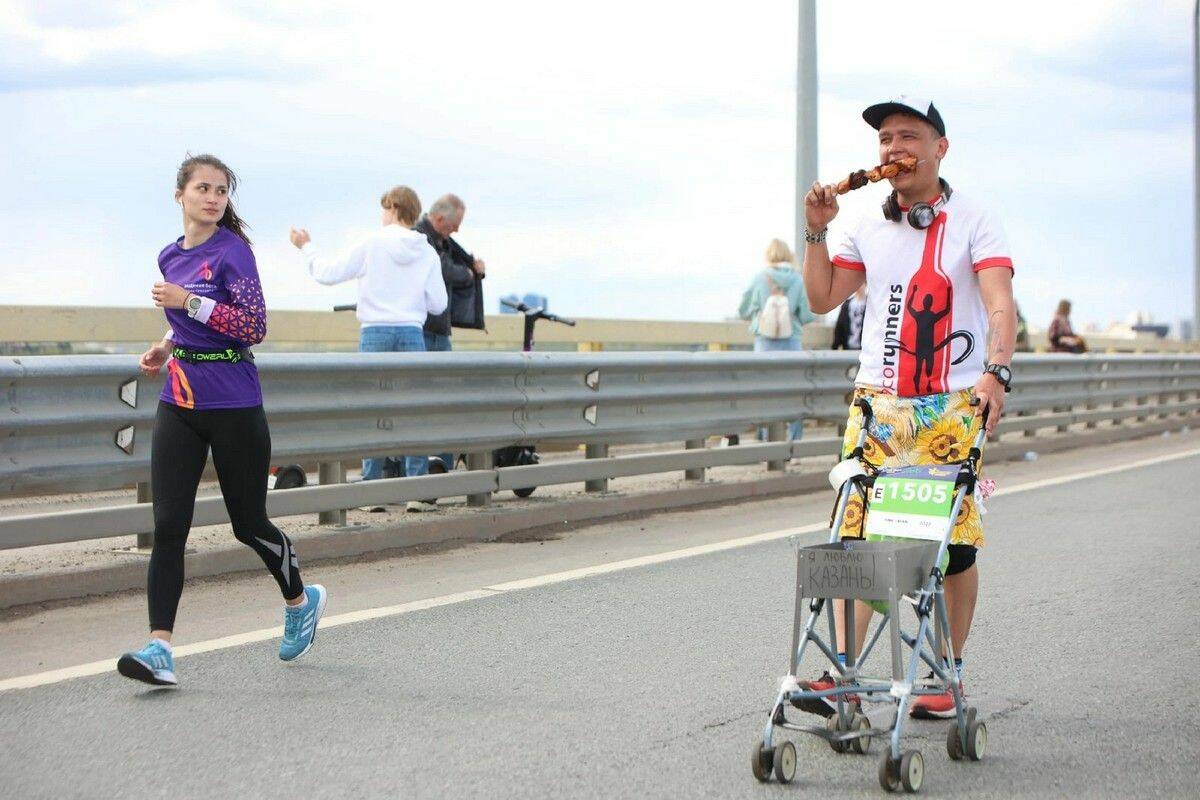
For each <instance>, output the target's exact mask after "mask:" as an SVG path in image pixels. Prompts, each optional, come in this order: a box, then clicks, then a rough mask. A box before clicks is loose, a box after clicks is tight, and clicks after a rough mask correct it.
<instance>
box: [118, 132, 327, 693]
mask: <svg viewBox="0 0 1200 800" xmlns="http://www.w3.org/2000/svg"><path fill="white" fill-rule="evenodd" d="M236 188H237V177H236V176H235V175H234V174H233V172H232V171H231V170H230V169H229V167H227V166H225V165H224V164H223V163H221V161H220V160H219V159H217V158H216V157H214V156H211V155H199V156H191V157H189V158H187V159H186V160H185V161H184V162H183V163H182V164H181V165H180V166H179V173H178V175H177V176H176V178H175V201H176V202H177V203H179V205H180V206H181V207H182V209H183V236H182V237H180V238H179V239H177V240H175V242H173V243H172V244H169V245H167V247H166V248H165V249H164V250H163V251H162V252H161V253H159V255H158V268H159V270H160V271H161V272H162V275H163V280H161V281H159V282H157V283H155V284H154V289H153V290H152V291H151V296H152V297H153V298H154V305H156V306H158V307H160V308H163V309H165V311H166V316H167V322H168V323H169V324H170V326H171V328H170V330H168V331H167V334H166V336H165V337H163V340H162V341H161V342H159V343H158V344H157V345H155V346H153V347H151V348H150V349H149V350H147V351H146V352H145V353H143V354H142V358H141V364H140V365H141V369H142V372H144V373H145V374H147V375H156V374H158V370H159V369H160V368H161V367H162V366H163V365H164V364H166V366H167V373H168V375H167V382H166V385H165V386H164V387H163V391H162V396H161V397H160V398H159V404H158V413H157V416H156V417H155V419H154V438H153V441H152V442H151V446H150V488H151V493H152V495H153V500H154V549H153V551H152V552H151V554H150V569H149V574H148V577H147V594H148V596H149V605H150V643H149V644H147V645H146V646H145V647H143V648H142V649H141V650H139V651H137V652H130V653H126V654H125V655H123V656H121V658H120V659H119V660H118V661H117V671H119V672H120V673H121V674H122V675H124V676H125V677H127V678H133V679H135V680H139V681H144V682H145V683H150V684H154V685H156V686H175V685H177V681H176V679H175V662H174V659H173V658H172V655H171V632H172V630H173V629H174V627H175V611H176V609H177V608H178V606H179V597H180V595H181V594H182V593H183V553H184V545H185V544H186V543H187V537H188V532H189V531H190V529H191V527H192V511H193V508H194V506H195V503H196V488H197V486H198V485H199V483H200V475H201V473H202V472H203V471H204V464H205V462H206V461H207V459H208V452H209V448H211V449H212V458H213V465H214V466H215V467H216V471H217V480H218V482H219V483H220V485H221V494H222V496H223V497H224V499H225V508H226V509H227V510H228V511H229V519H230V522H232V524H233V535H234V536H236V537H237V539H238V541H240V542H243V543H245V544H247V545H249V546H250V547H252V548H254V550H255V552H257V553H258V555H259V556H260V557H261V558H262V560H263V563H265V564H266V565H267V569H268V570H269V571H270V572H271V575H273V576H274V578H275V580H276V582H278V584H279V589H280V591H281V592H282V593H283V598H284V602H285V604H286V605H285V607H284V617H283V618H284V634H283V643H282V644H281V645H280V647H279V657H280V658H281V659H283V660H284V661H291V660H292V659H294V658H298V657H299V656H302V655H304V654H305V653H307V652H308V651H309V649H310V648H311V647H312V643H313V639H314V637H315V636H316V629H317V622H318V621H319V620H320V619H321V614H322V613H324V611H325V599H326V592H325V588H324V587H323V586H320V585H319V584H313V585H311V586H307V587H306V586H305V585H304V582H303V581H302V580H301V578H300V565H299V562H298V560H297V558H296V551H295V550H294V549H293V547H292V542H291V540H289V539H288V537H287V536H285V535H284V534H283V533H282V532H280V530H279V529H278V528H276V527H275V526H274V525H272V524H271V521H270V520H269V519H267V508H266V501H267V472H268V470H269V469H270V461H271V434H270V431H269V430H268V429H267V418H266V415H265V414H264V413H263V407H262V389H261V387H260V386H259V383H258V370H257V369H255V367H254V357H253V356H252V355H251V353H250V351H249V350H247V349H246V348H247V347H249V346H250V345H254V344H258V343H259V342H261V341H262V340H263V338H264V337H265V336H266V332H267V326H266V320H267V310H266V305H265V303H264V302H263V294H262V287H261V285H260V284H259V281H258V268H257V266H256V265H255V261H254V253H253V252H252V251H251V250H250V240H249V239H248V238H246V234H245V232H244V230H243V228H244V226H245V223H244V222H243V221H242V219H241V218H240V217H239V216H238V215H237V212H236V211H234V208H233V203H232V202H230V199H229V196H230V194H231V193H232V192H233V191H234V190H235V189H236ZM168 359H169V360H168Z"/></svg>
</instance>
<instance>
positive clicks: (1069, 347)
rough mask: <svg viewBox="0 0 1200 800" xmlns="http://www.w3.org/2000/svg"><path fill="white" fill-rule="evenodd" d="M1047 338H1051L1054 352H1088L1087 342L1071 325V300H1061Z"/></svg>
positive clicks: (1051, 349)
mask: <svg viewBox="0 0 1200 800" xmlns="http://www.w3.org/2000/svg"><path fill="white" fill-rule="evenodd" d="M1046 338H1048V339H1049V340H1050V352H1052V353H1086V352H1087V342H1085V341H1084V340H1083V337H1082V336H1076V335H1075V330H1074V329H1073V328H1072V327H1071V301H1070V300H1059V301H1058V308H1057V309H1055V311H1054V319H1052V320H1050V327H1049V328H1048V329H1047V330H1046Z"/></svg>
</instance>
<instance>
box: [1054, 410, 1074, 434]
mask: <svg viewBox="0 0 1200 800" xmlns="http://www.w3.org/2000/svg"><path fill="white" fill-rule="evenodd" d="M1070 411H1071V407H1070V406H1055V407H1054V413H1055V414H1066V413H1069V412H1070ZM1054 430H1056V431H1058V432H1059V433H1066V432H1067V431H1068V430H1070V426H1069V425H1059V426H1057V427H1056V428H1055V429H1054Z"/></svg>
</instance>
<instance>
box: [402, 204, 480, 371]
mask: <svg viewBox="0 0 1200 800" xmlns="http://www.w3.org/2000/svg"><path fill="white" fill-rule="evenodd" d="M466 213H467V209H466V206H465V205H463V201H462V200H460V199H459V198H458V197H457V196H455V195H453V194H447V195H443V196H441V197H439V198H438V199H437V200H435V201H434V203H433V205H431V206H430V207H429V213H428V214H426V215H425V216H423V217H421V219H420V220H418V221H417V224H416V225H415V226H413V227H414V229H415V230H418V231H420V232H421V233H423V234H425V237H426V238H427V239H429V244H431V245H432V246H433V249H434V250H436V251H437V253H438V256H440V257H441V260H442V279H443V280H445V282H446V294H447V296H448V297H449V303H448V304H447V305H446V310H445V311H443V312H442V313H441V314H430V315H429V316H428V317H427V318H426V319H425V349H426V350H429V351H444V350H450V349H452V347H451V344H450V333H451V328H452V327H454V328H476V329H480V330H482V329H483V325H484V322H483V278H484V275H485V274H486V268H485V266H484V263H483V260H482V259H479V258H475V257H474V256H472V255H471V254H470V253H468V252H467V251H466V250H464V249H463V248H462V246H461V245H459V243H458V242H456V241H454V240H453V239H451V238H450V235H451V234H453V233H455V232H457V231H458V227H459V225H461V224H462V221H463V217H464V216H465V215H466Z"/></svg>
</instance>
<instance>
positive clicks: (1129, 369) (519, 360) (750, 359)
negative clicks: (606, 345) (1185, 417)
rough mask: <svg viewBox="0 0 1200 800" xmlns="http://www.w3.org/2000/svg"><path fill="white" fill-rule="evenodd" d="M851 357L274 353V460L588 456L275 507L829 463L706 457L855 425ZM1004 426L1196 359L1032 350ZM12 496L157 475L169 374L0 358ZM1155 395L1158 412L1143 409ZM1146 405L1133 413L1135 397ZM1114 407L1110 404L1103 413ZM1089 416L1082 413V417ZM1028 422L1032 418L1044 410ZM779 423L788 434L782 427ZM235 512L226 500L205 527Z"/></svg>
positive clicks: (5, 464) (810, 444)
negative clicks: (755, 435)
mask: <svg viewBox="0 0 1200 800" xmlns="http://www.w3.org/2000/svg"><path fill="white" fill-rule="evenodd" d="M856 362H857V354H855V353H844V352H828V351H826V352H801V353H769V354H766V353H764V354H753V353H662V352H660V353H627V354H618V353H594V354H566V353H531V354H521V353H491V354H483V353H471V352H460V353H437V354H434V353H361V354H334V355H283V354H265V355H263V356H260V357H259V359H258V361H257V364H258V367H259V373H260V376H261V379H262V384H263V395H264V405H265V406H266V408H267V411H268V417H269V420H270V425H271V433H272V440H273V445H274V446H273V461H274V462H275V463H288V462H295V461H305V462H313V461H317V462H321V463H322V464H334V463H337V464H338V466H339V469H340V462H341V461H342V460H345V459H351V458H358V457H361V456H364V455H390V454H399V453H432V452H440V451H443V450H450V451H453V452H465V453H470V454H487V453H489V452H490V451H491V450H492V449H494V448H496V447H501V446H505V445H514V444H533V445H543V444H548V443H552V442H566V443H572V444H576V443H582V444H586V445H588V454H589V459H588V460H586V461H574V462H565V463H554V464H541V465H536V466H524V467H509V468H504V469H500V470H496V469H491V468H490V465H489V464H488V463H487V459H486V457H485V456H484V457H476V458H474V459H473V463H472V466H473V467H474V468H473V469H471V470H468V471H457V472H452V473H450V474H447V475H439V476H428V477H423V478H406V479H394V480H383V481H371V482H367V483H356V484H345V483H342V482H341V480H342V479H343V475H342V474H340V473H339V472H338V470H334V469H330V470H325V469H324V468H323V469H322V473H323V480H322V483H324V484H326V485H321V486H315V487H307V488H303V489H294V490H286V491H277V492H272V493H271V495H270V497H269V506H268V507H269V511H270V512H271V513H272V515H276V516H283V515H291V514H301V513H314V512H324V513H323V516H322V518H323V521H332V520H333V518H332V517H328V516H327V515H328V513H329V512H331V511H336V510H339V509H345V508H352V507H355V506H361V505H366V504H373V503H383V502H397V501H402V500H407V499H420V498H422V497H433V496H440V497H452V496H461V495H467V496H469V497H473V498H476V500H477V501H480V502H482V498H485V497H486V496H487V493H489V492H491V491H495V490H498V489H511V488H522V487H528V486H537V485H548V484H553V483H569V482H576V481H581V480H582V481H592V482H596V481H599V482H600V483H599V484H597V485H601V486H602V484H603V481H604V480H605V479H607V478H612V477H618V476H623V475H635V474H648V473H653V472H664V471H677V470H685V469H687V470H700V469H703V468H704V467H709V466H716V465H719V464H734V463H739V464H748V463H755V462H761V461H768V462H776V463H778V462H780V461H782V460H784V459H787V458H788V457H790V456H803V455H813V454H820V453H830V454H832V453H833V452H834V451H835V450H836V444H835V443H834V442H833V441H832V440H829V439H826V440H809V441H803V442H771V443H766V444H755V445H742V446H739V447H736V448H724V449H721V450H715V449H704V448H703V438H704V437H705V436H708V435H713V434H723V433H729V432H733V431H740V430H745V429H746V428H748V427H750V426H751V425H754V424H759V423H778V422H783V421H786V420H789V419H794V418H797V417H808V418H822V419H832V420H839V419H843V418H844V416H845V413H846V407H847V404H848V401H849V393H850V390H851V386H852V383H853V377H854V372H855V369H856ZM1015 371H1016V373H1017V375H1018V376H1019V377H1018V380H1017V386H1016V390H1015V391H1014V392H1013V393H1012V395H1010V398H1009V401H1008V410H1009V411H1010V412H1013V415H1012V416H1011V417H1008V418H1006V420H1005V421H1004V422H1003V423H1002V428H1001V430H1002V431H1019V430H1033V429H1036V428H1039V427H1062V426H1065V425H1068V424H1072V423H1075V422H1088V423H1094V422H1096V421H1099V420H1103V419H1121V418H1126V417H1144V416H1146V415H1149V414H1163V413H1193V412H1195V411H1197V410H1200V401H1198V400H1196V399H1195V398H1196V397H1197V396H1198V394H1200V356H1192V355H1145V356H1125V355H1111V356H1107V355H1106V356H1100V355H1088V356H1069V355H1024V354H1022V355H1020V356H1018V359H1017V363H1016V364H1015ZM0 382H2V383H3V385H4V387H5V393H6V397H5V400H6V402H5V407H4V408H3V410H0V429H2V431H0V496H17V495H27V494H33V493H59V492H64V491H89V490H96V489H112V488H118V487H129V486H132V485H134V484H138V483H144V482H146V481H148V480H149V453H150V448H149V443H150V436H151V431H152V428H153V420H154V413H155V408H156V406H157V397H158V392H159V391H160V389H161V387H162V378H161V377H159V378H153V379H151V378H146V377H145V376H141V375H139V374H138V372H137V366H136V359H135V358H134V357H131V356H46V357H29V358H4V359H0ZM1146 403H1154V406H1153V407H1148V406H1145V405H1144V404H1146ZM1129 404H1133V405H1129ZM1101 406H1109V407H1108V408H1101ZM1080 407H1082V408H1080ZM1030 415H1034V416H1030ZM778 427H779V426H776V430H778ZM665 441H686V442H687V443H688V445H687V449H681V450H678V451H672V452H666V453H654V454H648V455H641V456H624V457H618V458H609V457H608V445H611V444H620V443H633V442H665ZM225 521H227V518H226V516H225V510H224V506H223V503H222V502H221V499H220V498H219V497H218V498H206V499H202V500H199V501H198V502H197V506H196V515H195V524H196V525H207V524H217V523H221V522H225ZM152 529H153V522H152V519H151V515H150V509H149V507H148V506H147V504H145V503H139V504H130V505H126V506H118V507H112V508H105V509H89V510H84V511H71V512H63V513H57V514H40V515H29V516H21V517H3V518H0V549H5V548H11V547H23V546H29V545H34V544H48V543H53V542H64V541H77V540H83V539H96V538H102V537H105V536H116V535H127V534H131V533H147V532H149V531H151V530H152Z"/></svg>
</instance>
